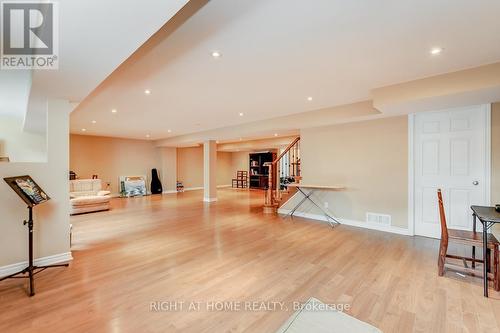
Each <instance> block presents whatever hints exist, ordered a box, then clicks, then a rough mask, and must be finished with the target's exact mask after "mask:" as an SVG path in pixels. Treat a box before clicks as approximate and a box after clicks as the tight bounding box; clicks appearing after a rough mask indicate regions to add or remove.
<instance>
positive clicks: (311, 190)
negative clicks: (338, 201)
mask: <svg viewBox="0 0 500 333" xmlns="http://www.w3.org/2000/svg"><path fill="white" fill-rule="evenodd" d="M287 186H289V187H295V188H296V189H297V190H298V191H299V192H300V193H302V195H304V197H303V198H302V200H301V201H300V202H299V203H298V204H297V205H295V207H293V209H292V210H291V211H290V212H289V213H288V214H287V216H290V217H293V214H294V213H295V211H296V210H297V209H298V208H299V207H300V206H301V205H302V204H303V203H304V201H306V200H309V201H310V202H311V203H312V204H313V205H314V206H316V207H318V208H319V210H321V211H322V212H323V214H325V217H326V220H327V221H328V223H329V224H330V226H331V227H332V228H333V227H335V225H337V224H340V222H339V220H338V219H337V218H335V217H333V216H331V215H330V214H328V212H327V211H326V210H325V209H323V207H321V205H318V204H317V203H316V202H315V201H314V200H313V197H312V195H313V194H314V192H315V191H316V190H330V191H343V190H345V189H346V187H345V186H342V185H332V186H325V185H306V184H297V183H292V184H288V185H287ZM306 189H307V190H309V191H307V192H306V191H305V190H306Z"/></svg>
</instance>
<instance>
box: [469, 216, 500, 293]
mask: <svg viewBox="0 0 500 333" xmlns="http://www.w3.org/2000/svg"><path fill="white" fill-rule="evenodd" d="M470 208H471V209H472V212H473V214H472V216H473V217H474V231H476V219H477V220H479V222H481V224H482V225H483V260H484V262H483V283H484V297H488V272H487V265H486V258H487V255H486V252H487V245H488V229H490V228H491V227H492V226H493V225H494V224H495V223H500V213H499V212H497V211H496V210H495V207H485V206H471V207H470Z"/></svg>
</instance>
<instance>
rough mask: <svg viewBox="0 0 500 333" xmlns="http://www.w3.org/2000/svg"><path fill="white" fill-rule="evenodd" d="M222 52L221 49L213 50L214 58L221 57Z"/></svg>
mask: <svg viewBox="0 0 500 333" xmlns="http://www.w3.org/2000/svg"><path fill="white" fill-rule="evenodd" d="M221 55H222V54H221V53H220V52H219V51H212V57H214V58H220V56H221Z"/></svg>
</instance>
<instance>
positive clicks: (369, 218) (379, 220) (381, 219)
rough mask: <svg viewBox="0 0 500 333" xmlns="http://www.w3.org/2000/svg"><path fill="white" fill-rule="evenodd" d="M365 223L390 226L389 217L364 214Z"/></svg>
mask: <svg viewBox="0 0 500 333" xmlns="http://www.w3.org/2000/svg"><path fill="white" fill-rule="evenodd" d="M366 222H368V223H373V224H383V225H391V215H385V214H377V213H366Z"/></svg>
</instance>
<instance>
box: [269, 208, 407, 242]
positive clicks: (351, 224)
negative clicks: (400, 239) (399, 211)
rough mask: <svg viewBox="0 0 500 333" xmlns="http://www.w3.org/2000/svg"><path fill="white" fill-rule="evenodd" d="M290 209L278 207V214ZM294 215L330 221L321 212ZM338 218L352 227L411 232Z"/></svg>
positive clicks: (401, 232)
mask: <svg viewBox="0 0 500 333" xmlns="http://www.w3.org/2000/svg"><path fill="white" fill-rule="evenodd" d="M290 211H291V210H290V209H281V208H280V209H278V214H288V213H290ZM293 215H294V216H297V217H303V218H306V219H311V220H317V221H322V222H328V219H327V218H326V217H325V216H324V215H321V214H313V213H303V212H295V213H294V214H293ZM338 220H339V221H340V223H341V224H345V225H349V226H352V227H358V228H365V229H370V230H377V231H384V232H390V233H393V234H398V235H406V236H410V232H409V231H408V229H407V228H401V227H396V226H392V225H380V224H375V223H367V222H362V221H353V220H348V219H342V218H338Z"/></svg>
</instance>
